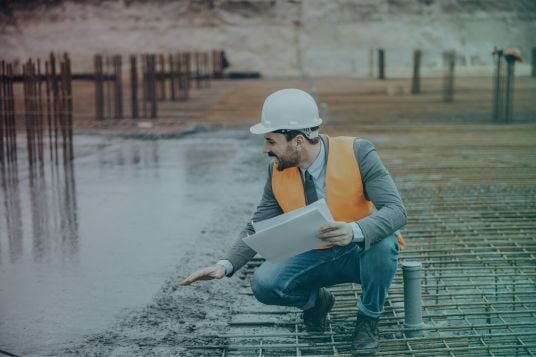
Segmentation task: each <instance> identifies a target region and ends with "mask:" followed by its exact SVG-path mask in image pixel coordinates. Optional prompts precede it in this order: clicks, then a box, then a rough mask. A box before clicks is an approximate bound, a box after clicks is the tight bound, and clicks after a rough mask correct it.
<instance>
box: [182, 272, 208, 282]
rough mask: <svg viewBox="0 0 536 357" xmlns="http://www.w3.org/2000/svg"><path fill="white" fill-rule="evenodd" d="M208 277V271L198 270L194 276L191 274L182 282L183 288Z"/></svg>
mask: <svg viewBox="0 0 536 357" xmlns="http://www.w3.org/2000/svg"><path fill="white" fill-rule="evenodd" d="M205 275H206V270H205V269H203V270H198V271H196V272H195V273H193V274H190V275H189V276H188V277H187V278H186V279H184V280H183V281H181V283H180V284H181V285H183V286H186V285H190V284H191V283H193V282H196V281H197V280H200V279H202V278H203V276H205Z"/></svg>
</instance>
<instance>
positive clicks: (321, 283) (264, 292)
mask: <svg viewBox="0 0 536 357" xmlns="http://www.w3.org/2000/svg"><path fill="white" fill-rule="evenodd" d="M398 254H399V248H398V243H397V241H396V238H395V236H394V235H391V236H389V237H387V238H385V239H383V240H381V241H380V242H378V243H376V244H374V245H373V246H371V247H370V248H369V249H368V250H366V251H363V250H361V249H360V248H359V246H358V245H357V244H356V243H350V244H349V245H347V246H344V247H338V246H334V247H332V248H330V249H324V250H310V251H308V252H305V253H302V254H299V255H297V256H294V257H291V258H289V259H287V260H285V261H283V262H278V263H270V262H268V261H267V262H264V263H263V264H262V265H261V266H260V267H259V268H257V270H256V271H255V274H254V275H253V279H252V281H251V289H252V290H253V294H254V295H255V297H256V298H257V300H259V301H260V302H262V303H263V304H268V305H283V306H294V307H297V308H300V309H302V310H307V309H310V308H312V307H313V306H314V305H315V302H316V299H317V296H318V291H319V289H320V288H322V287H326V286H331V285H335V284H340V283H358V284H361V290H362V294H361V297H360V298H359V302H358V307H357V308H358V310H359V312H360V313H362V314H364V315H367V316H370V317H374V318H375V317H379V316H380V315H381V314H382V312H383V304H384V302H385V298H386V296H387V290H388V289H389V286H390V285H391V282H392V281H393V277H394V275H395V271H396V267H397V261H398Z"/></svg>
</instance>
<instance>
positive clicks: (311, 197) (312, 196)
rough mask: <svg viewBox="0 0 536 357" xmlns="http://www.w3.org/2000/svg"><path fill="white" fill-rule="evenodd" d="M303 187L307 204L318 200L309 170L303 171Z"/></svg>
mask: <svg viewBox="0 0 536 357" xmlns="http://www.w3.org/2000/svg"><path fill="white" fill-rule="evenodd" d="M303 188H304V190H305V197H306V198H307V204H308V205H309V204H311V203H313V202H315V201H317V200H318V196H317V195H316V188H315V183H314V181H313V176H311V174H309V171H305V173H304V178H303Z"/></svg>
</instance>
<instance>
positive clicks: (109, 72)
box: [105, 56, 114, 120]
mask: <svg viewBox="0 0 536 357" xmlns="http://www.w3.org/2000/svg"><path fill="white" fill-rule="evenodd" d="M105 65H106V69H105V83H106V84H105V90H106V119H108V120H111V119H112V118H113V109H112V108H113V100H114V98H113V97H114V91H113V88H114V84H113V82H112V80H111V77H113V60H112V58H111V57H110V56H107V57H106V61H105Z"/></svg>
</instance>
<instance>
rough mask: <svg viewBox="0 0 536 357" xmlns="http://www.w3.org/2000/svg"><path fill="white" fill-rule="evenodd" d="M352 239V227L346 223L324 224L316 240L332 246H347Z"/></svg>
mask: <svg viewBox="0 0 536 357" xmlns="http://www.w3.org/2000/svg"><path fill="white" fill-rule="evenodd" d="M353 237H354V232H353V231H352V225H351V224H350V223H346V222H333V223H326V224H324V225H322V226H321V227H320V230H319V231H318V239H320V240H322V241H324V242H326V243H329V244H332V245H339V246H344V245H348V244H350V242H351V241H352V238H353Z"/></svg>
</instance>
